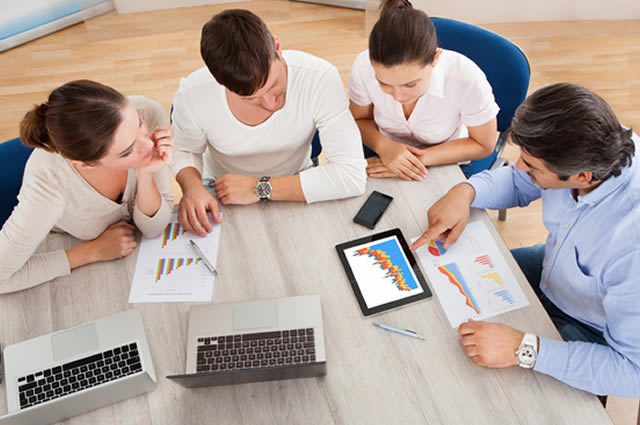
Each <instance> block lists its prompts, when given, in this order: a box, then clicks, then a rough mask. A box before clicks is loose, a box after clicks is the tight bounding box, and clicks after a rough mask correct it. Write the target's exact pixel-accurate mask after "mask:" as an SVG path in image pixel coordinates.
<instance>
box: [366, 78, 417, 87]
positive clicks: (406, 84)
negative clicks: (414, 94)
mask: <svg viewBox="0 0 640 425" xmlns="http://www.w3.org/2000/svg"><path fill="white" fill-rule="evenodd" d="M376 80H378V82H379V83H380V84H384V85H385V86H390V85H391V84H388V83H385V82H384V81H382V80H381V79H380V78H378V77H376ZM418 81H420V78H416V79H415V80H412V81H409V82H408V83H402V84H400V85H401V86H408V85H409V84H415V83H417V82H418Z"/></svg>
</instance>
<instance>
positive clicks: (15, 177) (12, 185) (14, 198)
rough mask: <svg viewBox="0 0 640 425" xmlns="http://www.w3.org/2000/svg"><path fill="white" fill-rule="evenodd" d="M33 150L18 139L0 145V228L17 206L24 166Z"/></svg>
mask: <svg viewBox="0 0 640 425" xmlns="http://www.w3.org/2000/svg"><path fill="white" fill-rule="evenodd" d="M32 151H33V148H28V147H26V146H25V145H23V144H22V143H21V142H20V138H15V139H11V140H9V141H7V142H4V143H0V182H2V184H1V185H0V227H2V225H4V222H5V221H7V219H8V218H9V216H10V215H11V212H12V211H13V208H14V207H15V206H16V205H17V204H18V192H20V187H21V186H22V176H23V175H24V166H25V164H26V163H27V159H29V156H30V155H31V152H32Z"/></svg>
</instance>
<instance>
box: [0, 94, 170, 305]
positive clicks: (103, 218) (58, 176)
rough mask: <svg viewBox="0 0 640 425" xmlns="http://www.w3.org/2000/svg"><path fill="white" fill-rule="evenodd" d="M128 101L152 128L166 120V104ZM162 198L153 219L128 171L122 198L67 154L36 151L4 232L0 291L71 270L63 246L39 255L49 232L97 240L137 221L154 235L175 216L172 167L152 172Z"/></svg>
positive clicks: (0, 242)
mask: <svg viewBox="0 0 640 425" xmlns="http://www.w3.org/2000/svg"><path fill="white" fill-rule="evenodd" d="M129 101H130V102H131V103H132V104H133V106H134V107H135V108H136V109H137V110H138V112H139V113H140V114H141V115H142V117H143V119H144V120H145V122H146V123H147V125H148V127H149V131H151V130H153V129H154V128H156V127H158V126H162V125H166V124H167V118H166V113H165V111H164V110H163V109H162V107H161V106H160V105H159V104H157V103H156V102H153V101H151V100H149V99H146V98H144V97H141V96H132V97H129ZM153 179H154V181H155V183H156V186H157V188H158V190H159V192H160V194H161V196H162V204H161V205H160V209H159V210H158V211H157V212H156V214H155V215H154V216H153V217H148V216H146V215H145V214H144V213H142V211H140V210H139V209H138V208H137V206H136V191H137V181H136V175H135V172H134V170H129V173H128V176H127V184H126V187H125V190H124V194H123V197H122V202H121V203H117V202H114V201H112V200H110V199H108V198H105V197H104V196H102V195H101V194H100V193H98V192H97V191H96V190H95V189H94V188H93V187H91V185H89V183H88V182H87V181H86V180H85V179H84V178H83V177H82V176H81V175H80V174H79V173H78V171H77V170H76V169H75V167H74V166H73V165H72V164H71V162H70V161H69V160H67V159H65V158H63V157H62V156H60V155H58V154H54V153H50V152H46V151H44V150H42V149H35V150H34V151H33V153H32V154H31V157H30V158H29V160H28V161H27V165H26V167H25V172H24V178H23V182H22V187H21V188H20V193H19V195H18V205H17V206H16V207H15V209H14V210H13V212H12V214H11V217H9V219H8V220H7V221H6V222H5V224H4V226H3V227H2V230H0V293H8V292H14V291H19V290H21V289H26V288H30V287H32V286H35V285H38V284H40V283H42V282H46V281H49V280H52V279H54V278H56V277H58V276H66V275H68V274H70V273H71V269H70V266H69V260H68V258H67V255H66V253H65V251H64V250H63V249H60V250H57V251H51V252H42V253H37V254H34V253H35V251H36V249H37V248H38V246H39V245H40V244H41V243H42V242H43V241H44V240H45V238H46V237H47V235H48V234H49V232H64V233H68V234H70V235H71V236H74V237H76V238H78V239H81V240H87V241H88V240H93V239H95V238H97V237H98V236H100V235H101V234H102V233H103V232H104V231H105V230H106V229H107V227H109V226H110V225H112V224H114V223H116V222H118V221H121V220H126V221H130V222H131V221H132V222H133V224H135V226H136V227H137V228H138V229H139V230H140V232H142V234H143V235H144V236H146V237H154V236H156V235H158V234H160V232H162V230H163V229H164V228H165V226H166V225H167V223H168V222H169V220H170V218H171V212H172V208H173V195H172V193H171V186H170V181H169V174H168V168H167V167H164V168H162V169H161V170H159V171H157V172H156V173H154V175H153Z"/></svg>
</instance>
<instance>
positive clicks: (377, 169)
mask: <svg viewBox="0 0 640 425" xmlns="http://www.w3.org/2000/svg"><path fill="white" fill-rule="evenodd" d="M378 154H379V155H380V157H379V158H369V159H368V160H367V163H368V164H367V174H368V175H369V176H370V177H374V178H375V177H378V178H379V177H391V176H397V177H400V178H401V179H404V180H422V179H424V177H425V176H426V175H427V167H425V166H424V164H423V163H422V160H421V157H422V156H424V154H425V152H424V151H423V150H421V149H418V148H416V147H414V146H409V145H405V144H403V143H398V142H393V141H389V142H388V143H387V144H385V146H384V147H383V148H381V149H379V152H378Z"/></svg>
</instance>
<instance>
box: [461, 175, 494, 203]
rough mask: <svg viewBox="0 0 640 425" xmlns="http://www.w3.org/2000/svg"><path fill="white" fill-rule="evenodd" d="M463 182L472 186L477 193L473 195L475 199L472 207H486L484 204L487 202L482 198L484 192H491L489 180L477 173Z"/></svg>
mask: <svg viewBox="0 0 640 425" xmlns="http://www.w3.org/2000/svg"><path fill="white" fill-rule="evenodd" d="M480 174H483V173H480ZM463 183H466V184H468V185H469V186H471V187H472V188H473V190H474V191H475V193H476V194H475V196H474V197H473V201H472V202H471V208H484V207H483V205H484V204H485V202H484V200H483V199H482V198H483V194H484V193H490V191H491V190H490V188H489V182H487V181H486V180H484V179H482V178H479V177H478V175H477V174H476V175H475V176H472V177H470V178H469V179H468V180H467V181H465V182H463Z"/></svg>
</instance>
